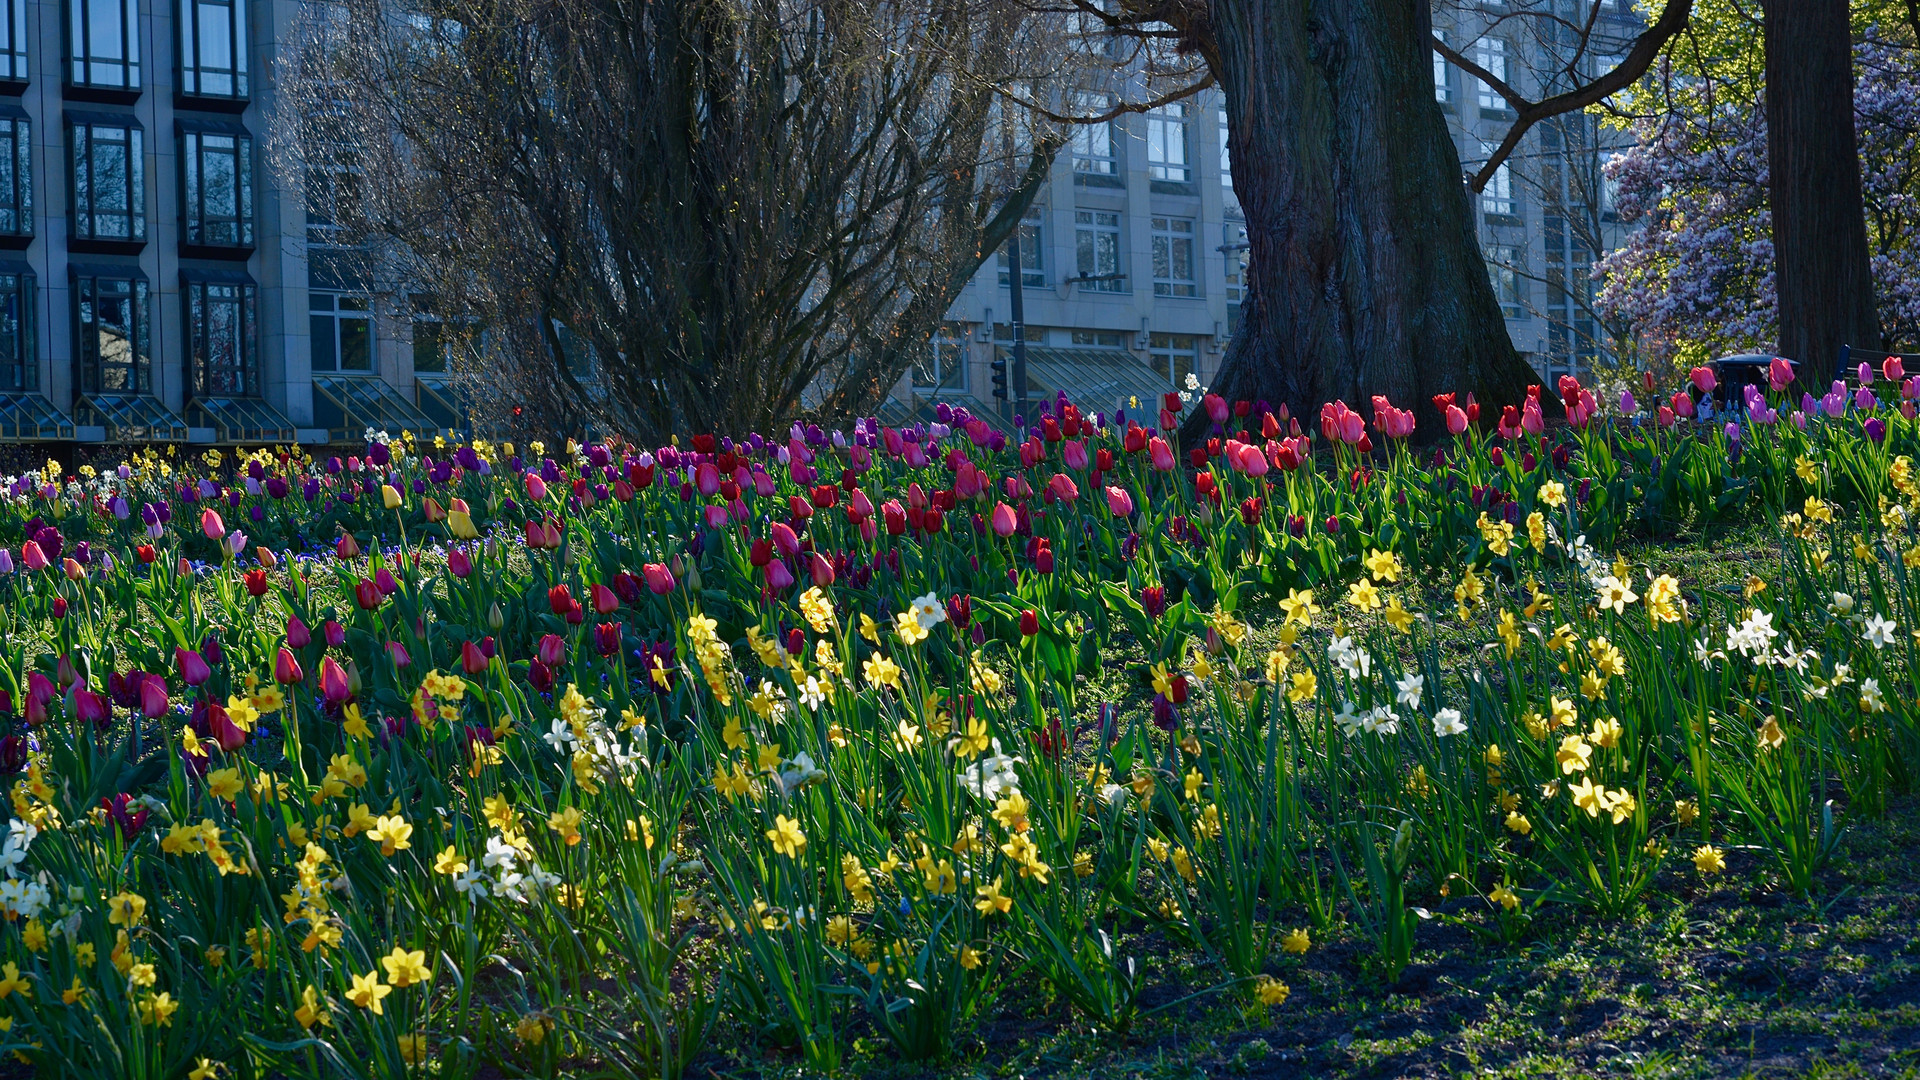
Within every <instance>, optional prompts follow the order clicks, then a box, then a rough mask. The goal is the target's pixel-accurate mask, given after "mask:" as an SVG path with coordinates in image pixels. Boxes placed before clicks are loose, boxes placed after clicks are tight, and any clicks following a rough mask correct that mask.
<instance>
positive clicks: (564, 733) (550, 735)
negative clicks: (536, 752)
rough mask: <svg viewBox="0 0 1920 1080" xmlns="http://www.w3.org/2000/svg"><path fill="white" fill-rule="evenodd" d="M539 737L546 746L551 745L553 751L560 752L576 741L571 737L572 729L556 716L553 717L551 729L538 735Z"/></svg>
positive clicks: (563, 751) (564, 751)
mask: <svg viewBox="0 0 1920 1080" xmlns="http://www.w3.org/2000/svg"><path fill="white" fill-rule="evenodd" d="M540 738H541V740H542V741H543V742H545V743H546V744H547V745H548V746H551V747H553V748H554V750H555V751H557V752H559V753H562V754H564V753H566V752H567V747H568V746H569V745H571V744H572V743H574V742H575V741H576V740H575V739H574V737H573V729H572V728H570V727H568V726H567V722H566V721H565V720H562V719H560V718H558V717H555V718H554V721H553V727H552V729H551V730H549V731H548V732H547V733H546V734H545V735H542V736H540Z"/></svg>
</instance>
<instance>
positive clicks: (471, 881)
mask: <svg viewBox="0 0 1920 1080" xmlns="http://www.w3.org/2000/svg"><path fill="white" fill-rule="evenodd" d="M453 890H454V891H455V892H457V893H460V894H462V895H465V896H471V897H473V898H474V899H475V900H478V899H480V898H481V897H484V896H486V895H487V872H486V871H485V870H483V869H481V868H480V867H478V866H476V867H473V868H471V869H468V870H463V871H461V872H460V873H458V874H455V875H454V877H453Z"/></svg>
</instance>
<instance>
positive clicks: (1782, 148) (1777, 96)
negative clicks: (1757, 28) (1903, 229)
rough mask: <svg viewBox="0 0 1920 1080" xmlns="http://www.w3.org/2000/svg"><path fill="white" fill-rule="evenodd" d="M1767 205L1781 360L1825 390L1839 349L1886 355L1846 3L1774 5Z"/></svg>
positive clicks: (1770, 14)
mask: <svg viewBox="0 0 1920 1080" xmlns="http://www.w3.org/2000/svg"><path fill="white" fill-rule="evenodd" d="M1765 9H1766V50H1767V57H1766V60H1767V171H1768V174H1769V176H1768V179H1769V183H1768V186H1767V198H1768V202H1769V204H1770V206H1771V209H1772V211H1773V267H1774V284H1775V290H1776V292H1777V293H1778V295H1779V303H1780V341H1779V350H1780V355H1782V356H1786V357H1791V358H1793V359H1795V360H1798V361H1800V362H1801V363H1802V364H1803V365H1804V366H1805V367H1806V369H1807V370H1808V371H1809V372H1811V373H1812V374H1813V384H1814V385H1818V384H1819V383H1820V382H1821V381H1822V380H1823V379H1825V378H1826V373H1827V372H1830V371H1832V370H1834V369H1835V368H1837V367H1838V365H1839V355H1840V346H1842V345H1852V346H1855V347H1858V348H1867V349H1878V348H1881V347H1882V342H1881V340H1880V320H1879V316H1878V315H1877V314H1876V313H1875V309H1874V303H1873V266H1872V259H1871V256H1870V255H1869V253H1868V248H1867V219H1866V212H1865V210H1864V208H1863V207H1862V205H1861V201H1860V152H1859V148H1858V147H1857V146H1856V145H1855V143H1854V131H1853V30H1852V26H1851V23H1850V22H1849V17H1848V9H1847V0H1767V3H1766V5H1765Z"/></svg>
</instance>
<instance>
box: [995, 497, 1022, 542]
mask: <svg viewBox="0 0 1920 1080" xmlns="http://www.w3.org/2000/svg"><path fill="white" fill-rule="evenodd" d="M1018 524H1019V520H1018V518H1016V517H1015V516H1014V513H1013V507H1011V506H1008V505H1007V504H1006V503H1003V502H997V503H994V504H993V520H992V525H993V532H994V535H996V536H999V537H1002V538H1005V537H1009V536H1012V535H1013V531H1014V529H1015V528H1016V527H1018Z"/></svg>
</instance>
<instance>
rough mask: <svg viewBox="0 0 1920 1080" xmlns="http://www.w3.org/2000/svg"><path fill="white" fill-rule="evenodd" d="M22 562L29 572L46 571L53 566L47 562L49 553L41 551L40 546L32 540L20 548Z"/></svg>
mask: <svg viewBox="0 0 1920 1080" xmlns="http://www.w3.org/2000/svg"><path fill="white" fill-rule="evenodd" d="M20 561H21V562H22V563H23V564H25V565H26V568H27V569H29V570H45V569H46V568H47V567H48V566H50V565H52V564H51V563H49V562H48V561H47V553H46V552H44V551H41V550H40V545H39V544H37V543H35V542H33V541H32V540H29V541H27V542H26V543H25V544H22V545H21V546H20Z"/></svg>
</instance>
